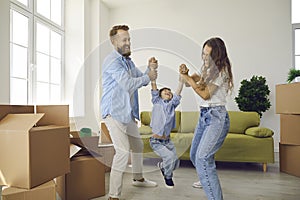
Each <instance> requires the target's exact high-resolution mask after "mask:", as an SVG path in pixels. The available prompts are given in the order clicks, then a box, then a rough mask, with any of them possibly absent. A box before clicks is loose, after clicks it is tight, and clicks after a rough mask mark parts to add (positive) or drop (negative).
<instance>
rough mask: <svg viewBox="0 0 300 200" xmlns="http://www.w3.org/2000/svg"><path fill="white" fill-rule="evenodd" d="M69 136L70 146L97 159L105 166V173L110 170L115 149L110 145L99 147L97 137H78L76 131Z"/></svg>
mask: <svg viewBox="0 0 300 200" xmlns="http://www.w3.org/2000/svg"><path fill="white" fill-rule="evenodd" d="M71 135H72V136H73V137H72V138H70V142H71V144H74V145H77V146H79V147H82V148H85V149H87V150H88V151H89V153H90V154H91V155H92V156H94V157H98V160H99V161H101V162H102V164H103V165H104V166H105V172H109V171H110V170H111V165H112V161H113V157H114V155H115V149H114V147H113V146H112V145H103V146H102V145H101V146H99V136H91V137H79V134H78V132H76V131H75V132H74V131H73V132H71Z"/></svg>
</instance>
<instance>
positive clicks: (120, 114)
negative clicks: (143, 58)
mask: <svg viewBox="0 0 300 200" xmlns="http://www.w3.org/2000/svg"><path fill="white" fill-rule="evenodd" d="M148 71H149V69H147V70H146V72H145V73H142V72H141V71H140V70H139V69H138V68H136V67H135V65H134V63H133V62H132V60H131V59H130V58H125V57H123V56H122V55H121V54H119V53H118V52H117V51H116V50H113V51H112V52H111V53H110V54H109V55H108V56H107V57H106V58H105V60H104V62H103V65H102V98H101V105H100V108H101V115H102V118H105V117H106V116H107V115H111V117H112V118H114V119H116V120H118V121H120V122H122V123H129V122H130V121H131V120H133V119H134V118H136V119H139V102H138V89H139V88H140V87H142V86H146V85H147V84H148V83H149V82H150V78H149V76H148V75H147V73H148Z"/></svg>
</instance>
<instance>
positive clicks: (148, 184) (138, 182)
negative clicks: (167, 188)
mask: <svg viewBox="0 0 300 200" xmlns="http://www.w3.org/2000/svg"><path fill="white" fill-rule="evenodd" d="M132 185H133V186H136V187H156V186H157V183H156V182H154V181H150V180H147V179H145V178H143V179H142V180H135V179H133V181H132Z"/></svg>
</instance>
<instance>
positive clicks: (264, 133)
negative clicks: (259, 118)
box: [245, 127, 274, 138]
mask: <svg viewBox="0 0 300 200" xmlns="http://www.w3.org/2000/svg"><path fill="white" fill-rule="evenodd" d="M245 134H246V135H251V136H253V137H259V138H265V137H272V136H273V135H274V132H273V131H272V130H271V129H269V128H265V127H250V128H247V129H246V131H245Z"/></svg>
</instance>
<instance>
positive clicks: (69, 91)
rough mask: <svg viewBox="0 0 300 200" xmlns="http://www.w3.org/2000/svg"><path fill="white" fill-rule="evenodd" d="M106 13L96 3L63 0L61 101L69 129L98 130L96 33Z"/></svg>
mask: <svg viewBox="0 0 300 200" xmlns="http://www.w3.org/2000/svg"><path fill="white" fill-rule="evenodd" d="M108 12H109V10H108V8H106V7H105V6H102V2H101V1H100V0H67V1H66V23H65V24H66V53H65V54H66V73H65V74H66V77H65V82H66V88H65V102H66V103H68V104H70V114H71V117H72V122H73V123H72V127H71V128H72V129H76V130H80V129H81V128H83V127H89V128H91V129H92V131H93V133H97V132H98V130H99V121H100V116H99V114H100V112H99V98H100V97H99V93H100V88H99V81H100V78H101V77H100V56H99V55H100V46H101V45H100V44H101V43H100V41H101V38H104V37H103V36H101V34H100V30H101V28H102V27H105V26H103V25H102V24H108V22H107V21H106V19H108V17H107V16H108ZM106 26H107V25H106Z"/></svg>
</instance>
